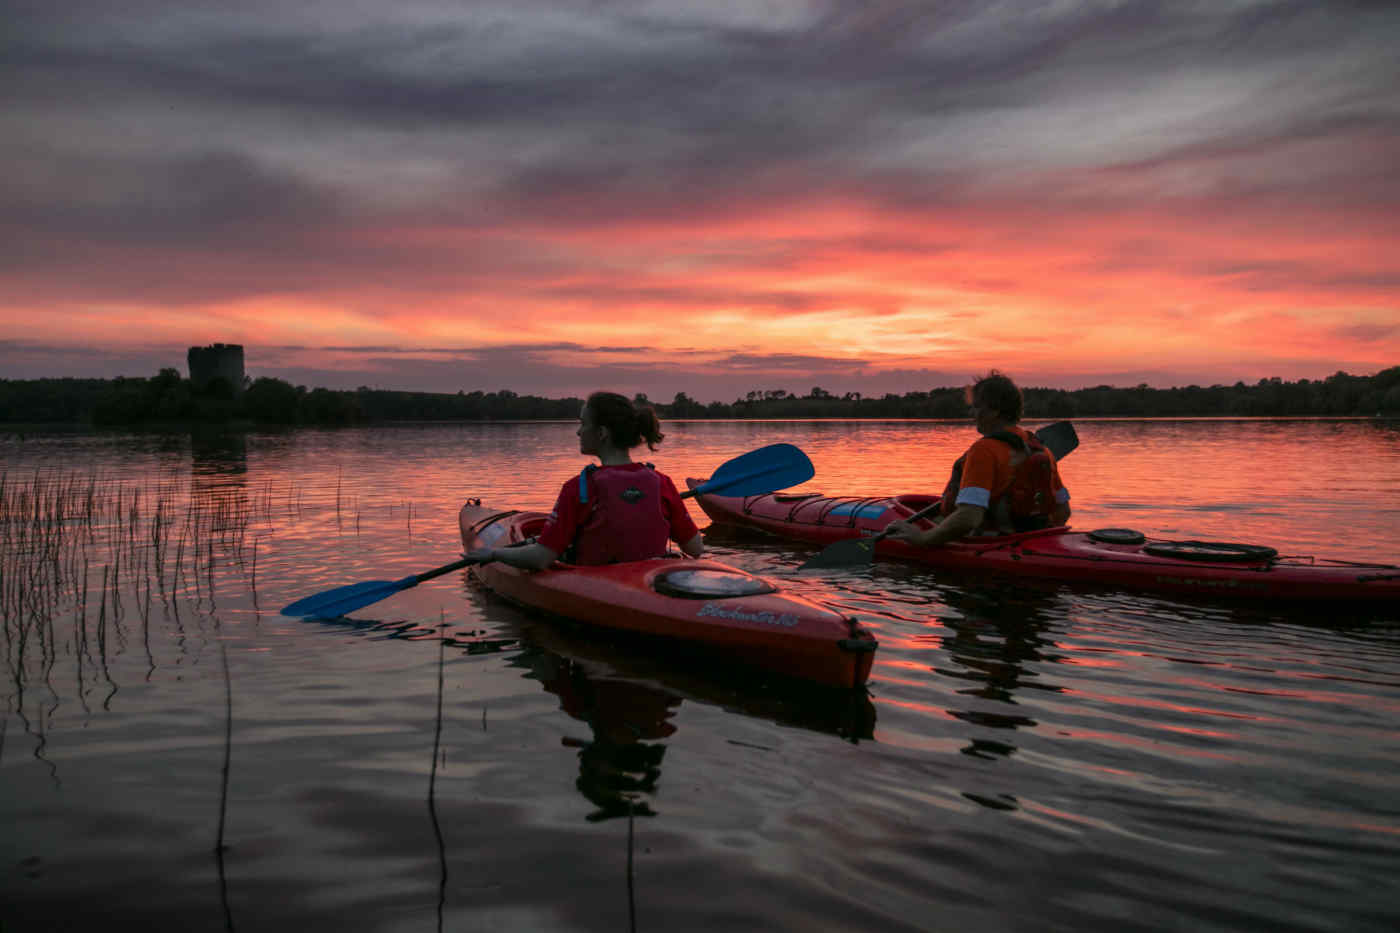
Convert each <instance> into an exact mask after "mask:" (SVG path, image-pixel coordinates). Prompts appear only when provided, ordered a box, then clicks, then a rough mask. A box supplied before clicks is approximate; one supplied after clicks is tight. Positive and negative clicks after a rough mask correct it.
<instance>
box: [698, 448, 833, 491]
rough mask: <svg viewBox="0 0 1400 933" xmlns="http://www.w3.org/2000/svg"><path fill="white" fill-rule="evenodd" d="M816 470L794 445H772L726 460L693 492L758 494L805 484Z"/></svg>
mask: <svg viewBox="0 0 1400 933" xmlns="http://www.w3.org/2000/svg"><path fill="white" fill-rule="evenodd" d="M816 472H817V471H816V469H815V468H814V467H813V466H812V461H811V460H809V459H808V458H807V455H806V454H804V453H803V452H802V451H801V450H799V449H798V448H796V447H794V446H793V445H791V444H769V445H768V446H767V447H760V448H759V449H758V450H751V451H749V452H748V453H746V454H743V455H741V456H738V457H735V458H734V459H733V460H730V461H728V462H726V463H725V464H724V465H723V466H721V467H720V468H719V469H718V470H716V471H715V473H714V475H713V476H711V477H710V478H709V479H707V480H705V482H703V483H701V484H699V485H698V486H696V487H695V489H694V490H693V492H694V494H695V495H704V494H707V493H714V494H718V495H725V496H757V495H761V494H763V493H766V492H774V491H776V490H779V489H787V488H788V487H789V486H796V485H797V484H798V483H805V482H807V480H809V479H811V478H812V477H813V476H814V475H816Z"/></svg>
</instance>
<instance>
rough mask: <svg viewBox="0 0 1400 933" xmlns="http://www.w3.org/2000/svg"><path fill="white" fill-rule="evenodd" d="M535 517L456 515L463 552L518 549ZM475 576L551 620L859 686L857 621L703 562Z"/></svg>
mask: <svg viewBox="0 0 1400 933" xmlns="http://www.w3.org/2000/svg"><path fill="white" fill-rule="evenodd" d="M544 521H545V515H544V514H543V513H540V512H513V511H502V510H500V509H492V508H488V507H485V506H482V505H481V504H480V503H479V502H477V501H471V502H468V503H467V504H466V505H465V506H463V507H462V512H461V516H460V524H461V530H462V544H463V546H464V547H465V548H466V549H467V550H468V551H471V550H474V549H476V548H481V547H505V546H508V545H511V544H516V543H521V542H524V541H526V540H527V539H529V538H530V537H531V536H533V535H535V534H537V533H538V532H539V531H540V529H541V528H542V527H543V525H544ZM471 572H472V575H473V577H475V578H476V579H477V580H479V581H480V582H481V583H483V584H484V585H485V586H487V587H488V588H489V589H491V590H493V591H495V592H496V593H498V594H500V595H501V596H503V597H505V598H507V599H509V600H511V601H513V602H516V603H519V604H521V605H524V606H528V607H530V608H533V609H539V610H543V611H546V612H549V613H552V614H554V615H558V616H563V617H565V618H568V619H574V620H576V621H579V622H586V623H590V624H593V625H598V626H604V627H607V628H612V629H621V630H625V631H629V632H636V633H640V634H644V635H652V636H661V637H664V638H667V639H671V640H675V641H679V642H683V643H685V644H687V645H691V646H695V647H702V648H706V649H712V651H713V652H714V653H721V654H722V656H723V657H724V658H725V659H726V660H727V661H729V662H731V663H737V664H742V665H747V666H753V667H761V668H764V669H766V670H769V671H773V672H775V673H779V674H783V675H786V676H791V677H797V678H801V679H804V680H810V681H814V682H816V683H820V684H825V685H828V686H835V687H852V686H859V685H861V684H863V683H865V681H866V679H867V678H868V677H869V676H870V666H871V662H872V660H873V657H874V651H875V647H876V642H875V639H874V637H873V636H872V635H871V634H870V633H869V632H867V631H866V630H865V629H863V628H861V626H860V624H859V623H857V622H856V621H855V620H854V619H850V618H847V617H846V616H843V615H841V614H840V613H838V612H835V611H833V610H831V609H828V608H826V607H824V606H821V605H818V604H817V603H814V602H812V601H811V600H807V599H803V598H802V597H799V596H795V595H791V594H787V593H784V592H781V591H780V590H779V589H778V587H777V586H776V585H775V584H773V583H772V582H771V581H769V580H765V579H763V578H761V577H756V576H754V575H752V574H749V573H746V572H744V571H742V570H739V569H737V568H734V567H730V566H728V565H726V564H721V563H718V562H716V561H710V560H677V559H674V558H657V559H654V560H644V561H630V562H627V563H621V564H607V565H604V566H596V567H583V566H576V565H572V564H562V563H556V564H555V565H554V566H553V567H550V568H549V569H547V570H540V571H526V570H521V569H519V568H516V567H511V566H509V565H507V564H503V563H499V562H497V563H490V564H482V565H478V566H475V567H473V568H472V571H471Z"/></svg>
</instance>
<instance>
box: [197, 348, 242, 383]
mask: <svg viewBox="0 0 1400 933" xmlns="http://www.w3.org/2000/svg"><path fill="white" fill-rule="evenodd" d="M188 362H189V367H190V384H191V385H192V386H193V387H194V390H195V391H196V392H203V391H204V390H205V389H207V388H208V387H209V383H210V382H212V381H213V380H215V379H224V380H226V381H227V382H228V384H229V387H230V388H232V389H233V391H234V392H235V393H238V392H242V391H243V345H242V344H237V343H216V344H214V345H212V346H208V347H190V352H189V356H188Z"/></svg>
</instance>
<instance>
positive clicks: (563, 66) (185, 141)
mask: <svg viewBox="0 0 1400 933" xmlns="http://www.w3.org/2000/svg"><path fill="white" fill-rule="evenodd" d="M0 15H2V16H3V22H4V23H5V26H4V29H3V31H0V378H11V379H19V378H38V377H45V376H101V377H112V376H116V375H127V376H149V375H153V374H154V373H155V372H156V371H157V370H158V369H160V368H162V367H166V366H175V367H178V368H180V369H181V370H182V371H183V370H184V366H185V351H186V349H187V348H188V347H189V346H192V345H204V344H209V343H214V342H224V343H241V344H243V345H244V347H245V359H246V365H247V370H248V374H249V375H250V376H251V377H255V378H256V377H258V376H273V377H277V378H282V379H287V380H290V381H292V382H294V383H298V384H305V385H308V386H326V387H330V388H354V387H356V386H360V385H368V386H374V387H380V388H390V389H408V390H422V391H444V392H456V391H468V392H470V391H473V390H482V391H494V390H498V389H510V390H512V391H515V392H518V393H521V394H527V393H529V394H539V395H546V396H553V397H558V396H566V395H576V396H577V395H584V394H586V393H587V392H589V391H591V390H593V389H597V388H611V389H616V390H619V391H624V392H627V393H629V394H630V393H633V392H644V393H646V394H648V395H649V396H650V397H652V398H654V399H657V400H662V401H669V400H670V399H671V398H672V396H674V395H675V393H677V392H685V393H687V394H688V395H690V396H691V397H693V398H697V399H699V400H701V401H711V400H716V399H718V400H722V401H732V400H733V399H735V398H737V397H740V396H742V395H745V394H746V393H747V392H748V391H750V390H753V389H762V390H770V389H786V390H789V391H794V392H797V393H798V394H805V393H806V392H807V391H809V390H810V389H811V388H812V387H816V386H820V387H822V388H824V389H825V390H827V391H830V392H835V393H837V394H840V393H844V392H847V391H859V392H862V393H864V394H866V395H871V394H883V393H886V392H898V393H903V392H907V391H915V390H926V389H929V388H933V387H941V386H951V385H962V384H965V383H966V382H968V381H969V379H970V378H972V377H974V376H976V375H978V374H980V373H982V372H985V371H986V370H987V369H988V368H990V367H997V368H1000V369H1002V370H1003V371H1006V372H1008V373H1009V374H1011V375H1012V376H1013V377H1015V378H1016V379H1017V380H1018V381H1019V382H1020V383H1021V384H1023V385H1035V386H1058V387H1063V388H1075V387H1081V386H1090V385H1098V384H1103V383H1107V384H1112V385H1136V384H1138V383H1147V384H1149V385H1154V386H1163V387H1165V386H1173V385H1187V384H1193V383H1194V384H1201V385H1210V384H1214V383H1233V382H1235V381H1237V380H1244V381H1246V382H1254V381H1257V380H1259V379H1261V378H1266V377H1274V376H1277V377H1282V378H1284V379H1288V380H1295V379H1300V378H1310V379H1316V378H1323V377H1326V376H1328V375H1330V374H1332V373H1334V372H1336V371H1338V370H1345V371H1347V372H1350V373H1354V374H1366V373H1373V372H1376V371H1378V370H1380V369H1384V368H1386V367H1389V366H1393V365H1397V364H1400V54H1397V52H1396V50H1397V48H1400V4H1396V3H1392V2H1386V0H1374V2H1362V0H1352V2H1332V3H1326V2H1316V0H1308V2H1301V0H1200V2H1189V0H1159V2H1154V0H1141V2H1074V0H1040V2H1032V0H1022V2H993V0H948V2H929V3H909V2H882V0H862V2H815V0H813V2H807V0H742V2H726V0H677V2H660V0H656V2H647V0H640V2H612V0H594V2H578V3H542V2H535V0H509V2H501V3H497V2H493V0H481V2H447V0H375V2H371V0H303V2H299V3H295V4H287V3H284V2H282V0H276V2H264V0H239V2H238V3H228V2H226V0H219V2H205V0H178V2H166V0H123V2H121V3H112V2H110V0H40V2H31V0H0Z"/></svg>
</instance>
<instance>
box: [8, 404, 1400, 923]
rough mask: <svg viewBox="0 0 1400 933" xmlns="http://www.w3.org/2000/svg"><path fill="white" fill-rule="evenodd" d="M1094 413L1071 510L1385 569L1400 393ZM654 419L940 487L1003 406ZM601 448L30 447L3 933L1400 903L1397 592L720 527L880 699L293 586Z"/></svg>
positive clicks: (565, 436) (1073, 482) (444, 594)
mask: <svg viewBox="0 0 1400 933" xmlns="http://www.w3.org/2000/svg"><path fill="white" fill-rule="evenodd" d="M1032 426H1033V425H1032ZM1078 427H1079V433H1080V437H1081V441H1082V444H1081V447H1080V448H1079V450H1077V451H1076V452H1075V453H1073V454H1072V455H1071V456H1070V457H1068V458H1066V460H1065V462H1064V465H1063V473H1064V476H1065V480H1066V483H1067V485H1068V486H1069V487H1070V490H1071V492H1072V494H1073V497H1074V499H1073V505H1074V509H1075V515H1074V519H1073V523H1074V524H1075V525H1076V526H1077V527H1080V528H1095V527H1104V526H1116V527H1133V528H1137V529H1139V530H1142V531H1145V532H1149V533H1156V534H1160V535H1165V536H1173V537H1195V538H1201V539H1208V540H1228V541H1238V542H1247V543H1256V544H1270V545H1273V546H1275V547H1277V548H1278V549H1279V551H1280V552H1281V553H1284V554H1315V555H1318V556H1330V557H1339V558H1348V559H1358V560H1377V559H1379V560H1385V561H1390V562H1397V563H1400V426H1397V425H1396V424H1395V423H1389V424H1387V423H1381V422H1365V421H1098V422H1081V423H1080V424H1079V425H1078ZM666 428H667V430H668V438H667V440H666V442H665V443H664V444H663V445H662V447H661V449H660V450H658V451H657V452H656V453H655V454H654V455H649V457H650V458H651V459H653V460H654V461H655V462H656V464H657V466H658V467H659V468H661V469H663V470H666V471H667V472H669V473H671V474H672V475H673V476H674V477H675V478H676V479H677V480H678V481H683V479H684V477H686V476H687V475H695V476H705V475H708V474H709V473H710V472H711V471H712V470H713V469H714V468H715V467H716V466H717V465H719V464H720V463H722V462H723V461H725V460H726V459H728V458H730V457H732V456H734V455H736V454H738V453H741V452H743V451H745V450H749V449H752V448H754V447H758V446H761V445H763V444H768V443H774V442H778V441H787V442H791V443H795V444H797V445H799V446H800V447H802V448H803V449H804V450H806V451H807V452H808V454H809V455H810V456H811V458H812V460H813V462H814V463H815V465H816V468H817V478H816V479H815V480H813V481H812V482H810V483H808V484H807V488H811V489H813V490H817V491H821V492H825V493H829V494H852V495H854V494H869V495H878V494H892V493H900V492H919V491H929V492H936V491H938V490H939V489H940V488H941V486H942V484H943V481H944V478H945V476H946V471H947V468H948V465H949V463H950V462H951V460H952V459H953V458H954V457H955V456H956V455H957V454H958V453H960V452H961V451H962V449H963V448H964V447H965V446H966V445H967V444H968V443H969V442H970V440H971V439H972V437H973V432H972V429H971V428H970V427H969V426H967V425H962V424H943V423H920V422H871V423H851V422H726V423H707V422H695V423H684V422H680V423H672V424H668V425H666ZM576 449H577V448H576V446H575V439H574V425H572V424H552V423H551V424H465V425H458V424H452V425H413V426H394V427H375V428H368V429H363V430H359V429H357V430H344V431H298V432H294V433H284V434H275V433H266V434H263V433H255V434H247V435H220V434H217V433H216V434H198V435H194V436H191V435H189V434H185V435H177V436H157V435H132V434H100V435H93V434H27V435H23V436H21V435H18V434H14V433H9V434H0V455H2V456H3V471H4V485H3V489H0V505H3V508H4V510H5V511H4V513H3V514H0V528H2V529H3V537H0V546H2V547H3V549H4V550H3V552H0V572H3V577H0V607H3V620H4V638H3V645H2V647H3V657H4V661H5V667H4V669H3V673H0V680H2V681H3V692H4V702H3V706H2V707H0V716H3V718H0V826H3V827H4V829H3V832H0V929H3V930H5V931H6V933H9V931H11V930H14V931H21V930H50V929H54V930H56V929H64V930H86V929H101V930H108V929H111V928H112V927H113V926H114V925H118V926H129V927H130V928H132V929H141V930H180V931H187V930H205V929H240V930H259V931H264V930H298V931H305V930H319V929H337V930H375V931H381V930H382V931H391V930H392V931H397V930H427V931H431V930H530V931H536V930H544V931H554V930H559V931H566V930H609V931H613V930H626V929H637V930H665V931H668V933H674V931H678V930H706V931H710V930H744V931H752V930H799V929H800V930H807V929H821V930H871V929H879V930H882V931H884V930H950V931H952V930H958V931H963V930H1018V931H1019V930H1024V931H1042V930H1086V929H1113V930H1120V931H1121V930H1192V931H1195V930H1202V929H1215V930H1239V929H1259V930H1347V931H1354V930H1394V929H1396V928H1397V927H1400V886H1397V882H1396V872H1397V869H1398V868H1400V794H1398V793H1397V784H1400V734H1398V733H1397V729H1396V723H1397V716H1400V607H1397V606H1393V605H1387V606H1379V607H1375V609H1373V610H1370V611H1368V612H1364V613H1354V612H1353V613H1350V614H1344V613H1341V612H1339V611H1335V610H1333V609H1331V608H1329V607H1326V606H1323V607H1313V608H1290V607H1278V606H1256V605H1248V604H1245V605H1229V604H1212V603H1209V602H1190V601H1185V600H1176V599H1169V598H1165V597H1157V596H1149V595H1142V594H1134V593H1128V592H1121V591H1115V590H1111V589H1104V588H1094V587H1075V588H1071V587H1057V586H1050V585H1043V586H1009V585H1001V584H989V583H988V582H986V581H976V580H968V579H958V578H957V577H956V576H954V575H950V574H947V573H942V572H934V571H930V570H928V569H923V568H919V567H914V566H905V565H899V564H894V563H888V562H877V564H876V565H875V566H874V567H873V568H871V569H869V570H865V571H862V572H859V573H847V574H836V575H828V576H813V575H808V574H804V575H802V576H800V577H799V576H797V575H796V574H795V572H794V571H795V568H796V567H797V565H798V564H800V563H801V562H802V561H803V560H805V559H806V558H808V557H810V556H811V555H812V554H813V553H814V551H813V550H812V549H808V548H803V547H800V546H798V545H795V544H787V543H783V542H776V541H768V540H761V539H758V540H756V539H753V538H747V537H742V538H741V537H737V536H734V535H732V534H722V533H715V534H713V535H712V536H711V547H712V555H713V556H716V557H718V558H719V559H720V560H724V561H727V562H729V563H732V564H735V565H738V566H741V567H744V568H746V569H748V570H751V571H755V572H759V573H763V574H767V575H769V576H771V577H773V578H776V579H777V580H779V581H780V582H781V583H783V584H784V585H785V586H788V587H790V588H791V589H793V590H795V591H797V592H799V593H801V594H803V595H806V596H809V597H813V598H816V599H819V600H823V601H826V602H828V603H831V604H833V605H835V606H837V607H839V608H841V609H842V610H844V611H847V612H850V613H854V614H856V615H858V616H859V617H860V619H861V620H862V622H863V623H864V624H865V625H866V626H867V627H869V628H871V629H873V630H875V633H876V635H877V636H878V637H879V639H880V644H881V647H880V651H879V653H878V654H877V655H876V663H875V670H874V674H873V675H872V678H871V681H870V685H869V689H868V692H860V693H858V694H852V693H850V692H841V691H835V692H832V691H821V690H815V691H814V690H803V689H799V688H795V687H793V686H792V685H788V684H781V683H771V682H768V681H767V680H766V679H765V678H764V677H763V676H762V675H755V674H750V673H738V674H736V673H734V672H726V671H721V670H712V669H707V668H704V667H697V666H696V665H695V664H694V663H693V662H692V661H690V660H689V659H687V658H686V657H684V656H677V655H675V654H674V653H668V652H662V651H655V650H651V649H649V648H647V647H646V646H639V645H637V644H635V643H626V644H616V643H614V642H613V641H612V640H611V639H610V638H608V637H606V636H601V635H598V634H597V633H590V632H587V631H581V630H577V629H573V628H570V627H568V626H565V625H562V624H559V623H555V622H550V621H545V620H541V619H537V618H534V617H532V616H531V615H529V614H527V613H525V612H522V611H520V610H517V609H514V608H512V607H510V606H508V605H505V604H503V603H502V602H500V601H499V600H497V599H496V598H494V597H492V596H490V595H489V594H486V593H483V592H481V591H479V590H478V589H477V588H475V587H474V586H472V585H470V584H469V583H468V582H467V580H466V578H465V576H463V575H458V574H453V575H448V576H444V577H441V578H439V579H436V580H434V581H431V582H430V583H427V584H424V585H423V586H421V587H418V588H416V589H413V590H409V591H406V592H404V593H401V594H398V595H396V596H394V597H392V598H390V599H388V600H385V601H383V602H381V603H378V604H376V605H374V606H371V607H369V608H367V609H364V610H361V611H360V612H358V613H356V614H355V615H354V618H353V619H352V620H341V621H339V622H336V623H320V622H303V621H297V620H292V619H287V618H283V617H281V616H279V615H278V614H277V609H278V608H279V607H281V606H282V605H284V604H286V603H289V602H291V601H293V600H294V599H297V598H300V597H302V596H306V595H309V594H311V593H315V592H317V591H319V590H322V589H326V588H328V587H331V586H336V585H340V584H344V583H350V582H354V581H357V580H364V579H394V578H398V577H402V576H405V575H407V574H410V573H415V572H420V571H423V570H427V569H429V568H432V567H436V566H438V565H440V564H444V563H447V562H449V561H451V560H453V559H454V558H455V557H456V556H457V555H458V553H459V552H460V541H459V539H458V535H457V527H456V513H457V509H458V508H459V506H460V505H461V503H462V501H463V500H464V499H465V498H466V497H467V496H479V497H481V498H482V499H483V501H485V502H486V503H487V504H491V505H500V506H502V507H515V508H545V509H547V508H548V507H549V506H550V505H551V503H552V501H553V498H554V495H555V493H556V491H557V489H558V487H559V484H560V483H562V482H563V481H564V480H565V479H566V478H567V477H569V476H570V475H572V474H574V473H575V472H577V471H578V470H579V469H580V468H581V467H582V465H583V464H584V463H585V462H586V461H585V460H584V459H583V458H581V457H580V456H579V455H578V454H577V453H576ZM692 514H693V515H694V516H695V517H696V519H697V521H699V522H700V523H701V524H702V526H703V525H704V516H703V515H702V514H701V513H700V511H699V509H698V508H692ZM104 581H105V582H104ZM220 840H221V841H222V848H218V847H217V843H219V842H220Z"/></svg>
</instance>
